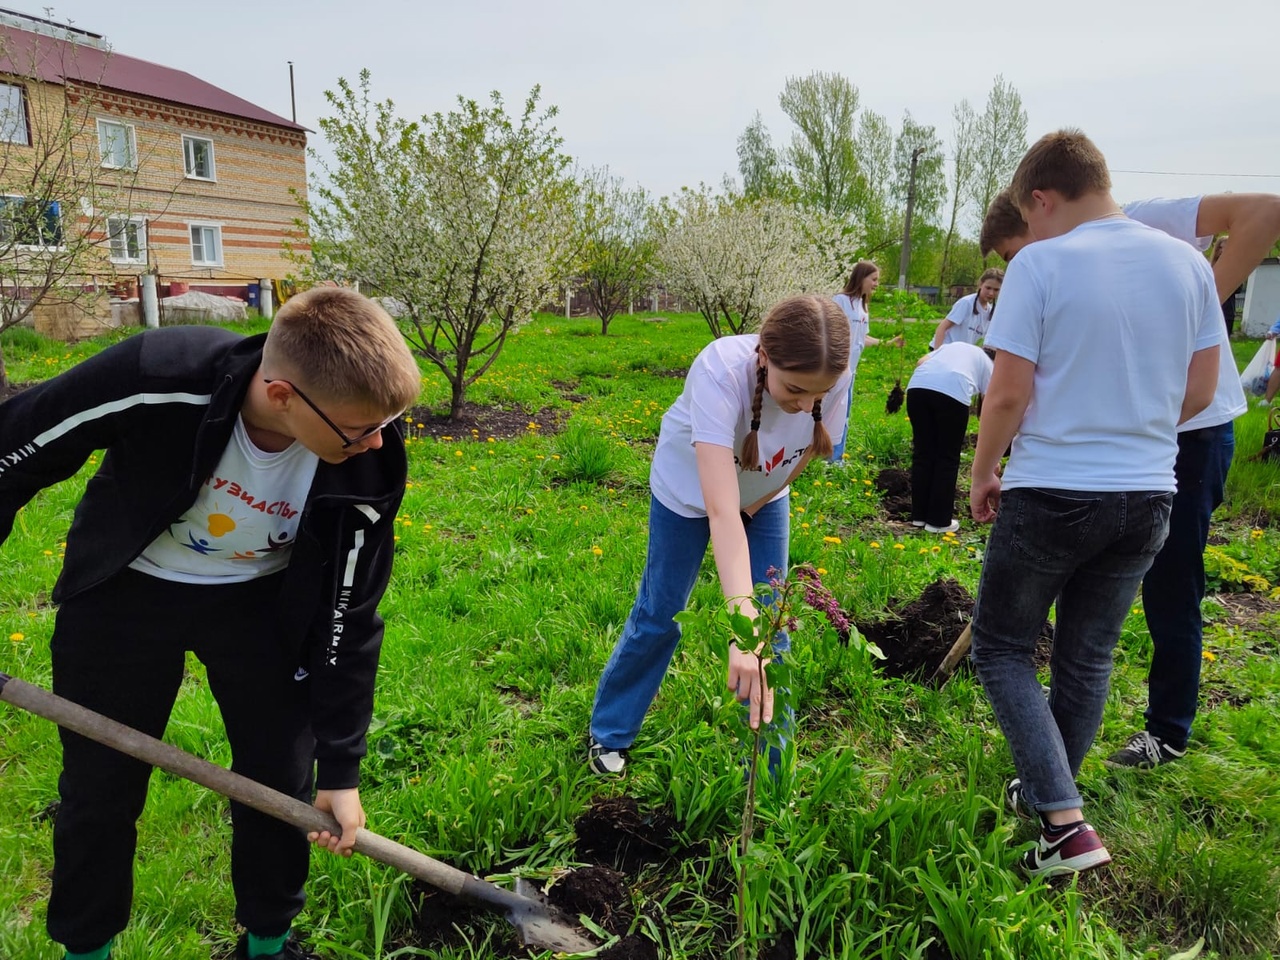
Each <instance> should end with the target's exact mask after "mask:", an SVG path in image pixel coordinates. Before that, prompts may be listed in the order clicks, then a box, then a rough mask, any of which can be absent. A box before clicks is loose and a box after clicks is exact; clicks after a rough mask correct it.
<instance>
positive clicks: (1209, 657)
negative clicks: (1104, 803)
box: [9, 637, 1218, 663]
mask: <svg viewBox="0 0 1280 960" xmlns="http://www.w3.org/2000/svg"><path fill="white" fill-rule="evenodd" d="M9 639H10V640H12V639H13V637H10V638H9ZM1200 656H1202V657H1204V658H1205V659H1206V660H1208V661H1209V662H1210V663H1212V662H1213V661H1214V660H1217V659H1218V657H1217V655H1216V654H1215V653H1213V651H1211V650H1206V651H1204V653H1202V654H1200Z"/></svg>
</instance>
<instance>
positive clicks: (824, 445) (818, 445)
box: [809, 399, 836, 460]
mask: <svg viewBox="0 0 1280 960" xmlns="http://www.w3.org/2000/svg"><path fill="white" fill-rule="evenodd" d="M835 449H836V448H835V444H834V443H832V442H831V434H829V433H827V428H826V427H824V426H823V425H822V401H821V400H820V399H819V400H815V401H813V440H812V441H810V444H809V453H810V454H811V455H812V456H813V459H815V460H826V459H827V458H828V457H830V456H831V454H832V453H833V452H835Z"/></svg>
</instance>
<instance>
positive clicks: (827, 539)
mask: <svg viewBox="0 0 1280 960" xmlns="http://www.w3.org/2000/svg"><path fill="white" fill-rule="evenodd" d="M822 542H823V543H835V544H838V543H839V542H840V538H839V537H823V538H822Z"/></svg>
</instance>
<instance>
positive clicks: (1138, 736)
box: [1102, 730, 1187, 770]
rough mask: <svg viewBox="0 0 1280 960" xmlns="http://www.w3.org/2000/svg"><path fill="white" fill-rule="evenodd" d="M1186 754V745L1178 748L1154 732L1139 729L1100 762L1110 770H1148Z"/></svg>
mask: <svg viewBox="0 0 1280 960" xmlns="http://www.w3.org/2000/svg"><path fill="white" fill-rule="evenodd" d="M1186 755H1187V748H1186V747H1183V748H1182V749H1181V750H1179V749H1178V748H1176V747H1171V746H1170V745H1169V744H1168V743H1167V742H1166V741H1164V740H1161V739H1160V738H1159V737H1157V736H1155V735H1154V734H1152V733H1148V732H1147V731H1146V730H1139V731H1138V732H1137V733H1135V734H1134V735H1133V736H1132V737H1130V738H1129V742H1128V743H1126V744H1125V745H1124V746H1123V747H1121V748H1120V749H1119V750H1117V751H1116V752H1115V753H1113V754H1112V755H1111V756H1109V757H1107V759H1105V760H1103V761H1102V762H1103V763H1104V764H1106V765H1107V766H1108V767H1110V768H1111V769H1112V770H1150V769H1152V768H1153V767H1158V766H1160V765H1161V764H1162V763H1171V762H1172V761H1174V760H1179V759H1181V758H1182V757H1185V756H1186Z"/></svg>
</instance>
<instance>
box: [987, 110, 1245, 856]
mask: <svg viewBox="0 0 1280 960" xmlns="http://www.w3.org/2000/svg"><path fill="white" fill-rule="evenodd" d="M1010 189H1011V195H1012V198H1013V200H1014V202H1015V203H1016V205H1017V206H1018V208H1019V209H1020V210H1021V212H1022V215H1023V218H1024V219H1025V220H1026V222H1027V224H1028V226H1029V227H1030V228H1031V232H1032V234H1033V235H1034V236H1035V237H1036V238H1037V239H1038V241H1039V242H1037V243H1035V244H1032V245H1031V246H1029V247H1027V248H1025V249H1024V250H1023V251H1022V252H1021V253H1020V254H1019V255H1018V258H1017V260H1016V261H1015V262H1014V263H1012V264H1011V265H1010V268H1009V272H1008V275H1007V277H1006V279H1005V284H1004V288H1003V290H1002V291H1001V308H1000V313H999V315H998V316H997V317H996V318H995V319H994V320H993V322H992V325H991V329H990V330H989V331H988V334H987V344H988V346H990V347H992V348H994V349H995V350H996V351H997V353H996V359H995V367H994V371H993V373H992V376H991V383H990V386H989V389H988V392H987V395H986V399H985V401H984V406H983V414H982V424H981V429H980V430H979V433H978V449H977V452H976V454H975V456H974V464H973V483H972V487H971V490H970V507H971V509H972V512H973V517H974V519H975V520H979V521H988V520H992V519H995V521H996V522H995V526H994V528H993V529H992V531H991V536H990V538H989V540H988V543H987V553H986V561H985V563H984V565H983V570H982V579H981V583H980V584H979V587H978V600H977V605H976V608H975V611H974V621H973V661H974V665H975V667H976V669H977V673H978V677H979V679H980V680H981V681H982V685H983V687H984V688H985V689H986V691H987V695H988V696H989V697H990V699H991V703H992V708H993V710H994V711H995V714H996V718H997V720H998V721H999V723H1000V726H1001V729H1002V730H1003V731H1004V734H1005V737H1006V739H1007V740H1008V743H1009V748H1010V751H1011V752H1012V754H1013V759H1014V766H1015V767H1016V769H1017V774H1018V776H1017V778H1016V779H1015V780H1014V781H1013V782H1012V783H1010V785H1009V788H1008V791H1007V792H1008V799H1009V801H1010V803H1011V804H1012V805H1013V806H1014V808H1015V809H1017V810H1020V811H1026V812H1028V813H1029V812H1031V811H1034V812H1035V813H1036V814H1037V815H1038V816H1039V818H1040V825H1041V832H1040V842H1039V844H1038V845H1037V847H1036V848H1035V849H1033V850H1032V851H1030V852H1029V853H1028V854H1027V855H1026V857H1025V858H1024V859H1023V861H1022V866H1023V868H1024V869H1025V870H1026V871H1027V872H1028V873H1031V874H1034V875H1054V874H1061V873H1076V872H1080V871H1083V870H1089V869H1092V868H1094V867H1100V866H1103V865H1104V864H1107V863H1109V862H1110V861H1111V856H1110V854H1109V853H1108V852H1107V850H1106V848H1105V847H1104V846H1103V844H1102V842H1101V840H1099V839H1098V836H1097V834H1096V832H1095V831H1094V829H1093V827H1092V826H1090V825H1089V824H1087V823H1085V821H1084V818H1083V813H1082V801H1081V798H1080V792H1079V789H1078V788H1077V786H1076V782H1075V777H1076V775H1077V773H1078V772H1079V769H1080V764H1081V763H1082V762H1083V760H1084V757H1085V754H1086V753H1087V752H1088V750H1089V747H1090V746H1091V745H1092V743H1093V738H1094V736H1095V734H1096V733H1097V729H1098V725H1099V723H1100V722H1101V719H1102V710H1103V706H1104V704H1105V702H1106V696H1107V686H1108V679H1109V677H1110V673H1111V658H1112V651H1113V650H1114V647H1115V644H1116V641H1117V640H1118V639H1119V635H1120V629H1121V626H1122V625H1123V623H1124V618H1125V616H1126V614H1127V613H1128V611H1129V607H1130V604H1131V603H1132V602H1133V598H1134V595H1135V594H1136V593H1137V590H1138V585H1139V583H1140V582H1141V580H1142V577H1143V575H1144V574H1145V573H1146V572H1147V569H1148V568H1149V567H1150V566H1151V562H1152V560H1153V559H1154V557H1155V555H1156V553H1157V552H1158V551H1159V549H1160V547H1161V545H1162V544H1163V543H1164V539H1165V536H1166V533H1167V530H1168V523H1169V512H1170V509H1171V506H1172V502H1173V492H1174V489H1175V480H1174V461H1175V458H1176V457H1177V453H1178V444H1177V436H1176V428H1177V425H1178V424H1179V423H1181V422H1183V421H1185V420H1187V419H1189V418H1191V417H1193V416H1195V415H1196V414H1197V413H1199V412H1200V411H1201V410H1203V409H1204V408H1205V407H1206V406H1207V405H1208V404H1209V402H1210V401H1211V400H1212V398H1213V392H1214V388H1215V386H1216V384H1217V377H1218V349H1219V347H1218V345H1219V343H1220V341H1221V339H1222V313H1221V310H1220V309H1219V306H1218V298H1217V295H1216V293H1215V291H1214V285H1213V275H1212V273H1211V272H1210V270H1209V265H1208V263H1207V262H1205V260H1204V258H1203V257H1201V256H1200V255H1199V254H1197V253H1196V252H1195V251H1194V250H1192V249H1190V248H1189V247H1188V246H1187V245H1186V244H1184V243H1181V242H1179V241H1177V240H1174V239H1172V238H1170V237H1167V236H1165V235H1164V234H1162V233H1160V232H1158V231H1155V230H1152V229H1150V228H1148V227H1145V226H1142V225H1141V224H1138V223H1135V222H1133V221H1131V220H1129V219H1128V218H1126V217H1125V216H1124V214H1123V212H1122V211H1121V210H1120V208H1119V206H1117V205H1116V203H1115V201H1114V200H1113V199H1112V198H1111V177H1110V174H1109V173H1108V171H1107V165H1106V160H1105V158H1104V157H1103V156H1102V154H1101V152H1100V151H1099V150H1098V149H1097V147H1096V146H1094V144H1093V143H1092V142H1091V141H1090V140H1089V139H1088V138H1087V137H1085V136H1084V135H1083V134H1082V133H1080V132H1079V131H1073V130H1064V131H1059V132H1057V133H1053V134H1049V135H1047V136H1045V137H1043V138H1041V139H1040V141H1038V142H1037V143H1036V144H1035V145H1034V146H1033V147H1032V148H1031V149H1030V150H1029V151H1028V152H1027V155H1026V156H1025V157H1023V159H1022V162H1021V163H1020V164H1019V166H1018V169H1017V172H1016V173H1015V174H1014V180H1013V185H1012V187H1011V188H1010ZM1138 361H1140V362H1138ZM1015 435H1016V438H1015ZM1010 442H1012V444H1013V449H1012V454H1011V456H1010V459H1009V463H1008V467H1007V469H1006V471H1005V474H1004V478H1003V481H1002V480H1001V478H1000V477H999V476H998V474H997V468H998V466H999V462H1000V457H1001V454H1002V453H1003V452H1004V450H1005V449H1006V447H1007V446H1008V445H1009V443H1010ZM997 509H998V511H999V512H998V514H997ZM1054 604H1056V607H1057V621H1056V623H1057V628H1056V631H1055V635H1054V654H1053V661H1052V664H1051V668H1050V669H1051V682H1050V693H1049V697H1048V700H1047V701H1046V698H1045V696H1044V694H1043V692H1042V691H1041V687H1040V682H1039V680H1038V678H1037V676H1036V667H1035V663H1034V660H1033V655H1034V651H1035V642H1036V636H1037V635H1038V633H1039V630H1040V626H1041V625H1042V624H1043V622H1044V619H1045V617H1046V616H1047V615H1048V613H1049V608H1050V606H1052V605H1054Z"/></svg>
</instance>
